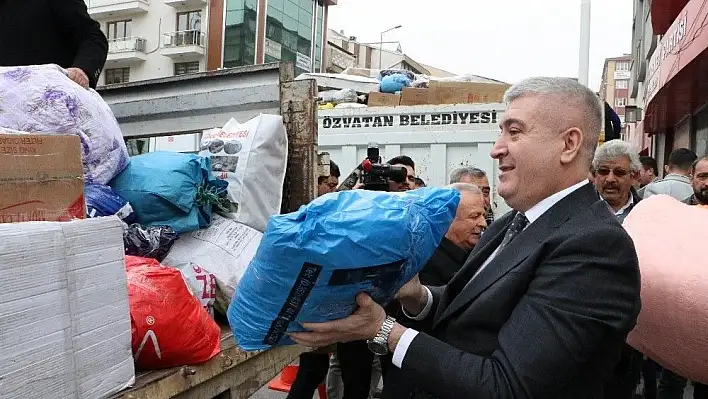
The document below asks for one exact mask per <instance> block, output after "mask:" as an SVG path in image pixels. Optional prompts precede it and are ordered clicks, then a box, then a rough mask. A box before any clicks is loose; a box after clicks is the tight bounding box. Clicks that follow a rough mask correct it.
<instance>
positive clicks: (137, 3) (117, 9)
mask: <svg viewBox="0 0 708 399" xmlns="http://www.w3.org/2000/svg"><path fill="white" fill-rule="evenodd" d="M86 6H87V7H88V12H89V15H90V16H91V18H93V19H97V20H101V19H107V18H120V17H131V16H134V15H139V14H144V13H146V12H148V11H149V10H150V1H149V0H86Z"/></svg>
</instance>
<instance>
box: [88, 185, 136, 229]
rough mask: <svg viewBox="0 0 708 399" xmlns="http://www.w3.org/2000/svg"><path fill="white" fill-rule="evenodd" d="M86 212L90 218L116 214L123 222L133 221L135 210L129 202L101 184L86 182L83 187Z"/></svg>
mask: <svg viewBox="0 0 708 399" xmlns="http://www.w3.org/2000/svg"><path fill="white" fill-rule="evenodd" d="M84 196H85V197H86V214H87V215H88V217H90V218H96V217H101V216H113V215H115V216H118V217H119V218H120V219H121V220H123V221H124V222H125V223H133V222H134V221H135V212H133V207H132V206H130V203H129V202H128V201H126V200H125V199H123V198H122V197H121V196H120V195H118V194H116V192H115V191H113V189H112V188H110V187H108V186H106V185H103V184H91V183H87V184H86V186H85V187H84Z"/></svg>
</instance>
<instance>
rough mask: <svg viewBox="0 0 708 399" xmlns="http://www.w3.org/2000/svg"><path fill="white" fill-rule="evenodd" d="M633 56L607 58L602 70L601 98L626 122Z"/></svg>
mask: <svg viewBox="0 0 708 399" xmlns="http://www.w3.org/2000/svg"><path fill="white" fill-rule="evenodd" d="M631 62H632V56H631V55H630V54H624V55H623V56H621V57H613V58H607V59H606V60H605V64H604V66H603V68H602V80H601V82H600V98H601V99H602V100H604V101H606V102H607V103H608V104H610V106H611V107H612V108H613V109H614V110H615V112H616V113H617V115H618V116H619V117H620V120H621V121H622V123H623V124H624V122H625V107H626V106H627V105H628V101H629V78H630V65H631Z"/></svg>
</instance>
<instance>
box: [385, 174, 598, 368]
mask: <svg viewBox="0 0 708 399" xmlns="http://www.w3.org/2000/svg"><path fill="white" fill-rule="evenodd" d="M586 184H590V182H589V181H588V180H587V179H583V181H581V182H580V183H577V184H575V185H573V186H571V187H568V188H566V189H565V190H562V191H559V192H557V193H555V194H553V195H551V196H550V197H548V198H546V199H544V200H543V201H541V202H539V203H538V204H536V205H534V206H533V207H531V209H529V210H528V211H526V212H525V213H524V215H525V216H526V219H528V221H529V223H528V224H527V225H526V227H528V226H530V225H531V223H533V222H535V221H536V220H538V218H540V217H541V216H542V215H543V214H544V213H546V212H547V211H548V210H549V209H551V208H552V207H553V205H555V204H557V203H558V202H559V201H560V200H562V199H563V198H565V197H567V196H568V195H570V193H572V192H574V191H575V190H578V189H579V188H581V187H583V186H585V185H586ZM498 250H499V248H497V249H495V250H494V252H492V254H491V255H489V258H487V260H486V261H484V263H483V264H482V266H481V267H480V268H479V270H477V272H476V273H475V275H474V276H473V277H472V279H474V278H475V277H477V275H478V274H479V273H480V272H481V271H482V269H484V268H485V267H486V266H487V265H488V264H489V262H491V260H492V259H494V257H495V256H496V255H497V251H498ZM470 281H471V280H470ZM424 288H425V290H426V291H427V293H428V302H427V303H426V304H425V307H424V308H423V310H422V311H421V312H420V313H419V314H418V315H416V316H412V315H410V314H408V312H406V310H405V309H403V314H404V315H405V316H406V317H408V318H409V319H412V320H418V321H420V320H424V319H425V318H426V317H427V316H428V315H429V314H430V311H431V309H432V308H433V294H432V293H431V292H430V290H429V289H428V287H424ZM416 335H418V331H416V330H414V329H412V328H409V329H406V331H405V332H404V333H403V335H401V338H400V339H399V340H398V345H396V350H395V351H394V352H393V360H392V363H393V364H394V365H395V366H396V367H398V368H401V367H403V359H404V358H405V357H406V352H407V351H408V347H409V346H410V345H411V342H413V339H414V338H415V337H416Z"/></svg>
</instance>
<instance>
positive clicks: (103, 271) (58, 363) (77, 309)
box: [0, 217, 135, 399]
mask: <svg viewBox="0 0 708 399" xmlns="http://www.w3.org/2000/svg"><path fill="white" fill-rule="evenodd" d="M0 293H2V294H1V295H0V398H3V399H27V398H32V399H45V398H46V399H55V398H71V399H74V398H78V399H88V398H91V399H93V398H96V399H98V398H105V397H107V396H110V395H112V394H114V393H116V392H118V391H120V390H122V389H124V388H126V387H128V386H130V385H131V384H132V383H133V382H134V379H135V370H134V366H133V357H132V352H131V329H130V313H129V307H128V290H127V281H126V275H125V264H124V249H123V230H122V224H121V222H120V220H119V219H118V218H115V217H111V218H98V219H88V220H78V221H74V222H65V223H57V222H33V223H7V224H0Z"/></svg>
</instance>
